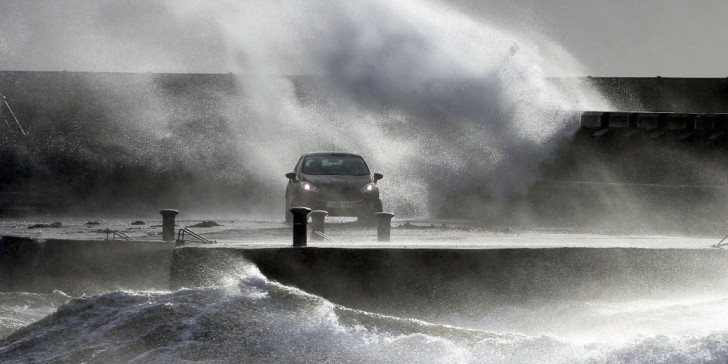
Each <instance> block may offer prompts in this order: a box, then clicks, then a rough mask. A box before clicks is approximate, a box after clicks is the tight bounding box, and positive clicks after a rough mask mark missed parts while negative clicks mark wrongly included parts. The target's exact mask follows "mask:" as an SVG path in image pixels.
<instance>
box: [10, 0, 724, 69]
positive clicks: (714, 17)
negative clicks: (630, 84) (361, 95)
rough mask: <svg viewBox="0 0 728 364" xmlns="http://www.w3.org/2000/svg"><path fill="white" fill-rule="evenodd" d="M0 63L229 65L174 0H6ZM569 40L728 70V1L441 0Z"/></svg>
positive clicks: (596, 56) (594, 50)
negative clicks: (173, 11)
mask: <svg viewBox="0 0 728 364" xmlns="http://www.w3.org/2000/svg"><path fill="white" fill-rule="evenodd" d="M250 1H251V2H254V1H256V0H250ZM0 2H2V3H3V6H2V7H0V69H6V70H7V69H12V70H63V69H65V70H69V71H77V70H82V71H133V72H147V71H148V72H165V71H168V72H228V71H231V70H230V69H228V66H227V64H226V61H225V60H224V59H221V58H222V57H219V55H224V54H225V52H226V50H225V49H224V47H225V46H224V44H222V42H219V41H218V39H217V37H216V34H215V33H216V27H218V26H219V24H216V21H215V19H208V18H204V17H201V18H200V19H197V20H196V21H194V22H190V21H189V19H186V20H184V21H182V20H180V18H179V17H178V16H175V15H171V14H169V10H168V9H169V7H172V6H176V4H177V3H176V2H162V1H150V0H143V1H135V2H127V1H108V0H107V1H97V2H88V1H81V0H78V1H73V0H63V1H50V0H49V1H26V0H0ZM439 2H441V3H444V4H449V5H450V6H453V7H455V8H458V9H459V10H460V11H462V12H463V13H465V14H468V15H469V16H471V17H473V18H476V19H479V20H480V21H482V22H484V23H490V24H495V25H496V26H498V27H499V28H502V29H507V30H508V31H509V32H514V33H518V34H519V35H520V36H523V37H529V38H531V39H539V38H540V37H549V38H551V39H553V40H555V41H556V42H557V43H559V44H561V45H562V46H563V48H565V49H566V50H567V51H569V52H570V53H571V54H572V55H574V57H575V58H576V59H577V60H579V61H580V62H581V63H582V64H583V65H584V71H583V72H584V73H585V74H589V75H594V76H657V75H662V76H673V77H727V76H728V69H727V68H728V21H727V20H726V19H728V1H726V0H704V1H700V0H697V1H677V0H654V1H647V0H645V1H638V0H633V1H628V0H584V1H575V0H574V1H568V0H513V1H503V0H440V1H439Z"/></svg>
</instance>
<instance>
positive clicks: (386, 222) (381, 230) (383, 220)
mask: <svg viewBox="0 0 728 364" xmlns="http://www.w3.org/2000/svg"><path fill="white" fill-rule="evenodd" d="M374 216H376V218H377V241H378V242H380V243H387V242H389V238H390V235H391V232H392V226H391V224H392V218H393V217H394V214H393V213H391V212H377V213H376V214H374Z"/></svg>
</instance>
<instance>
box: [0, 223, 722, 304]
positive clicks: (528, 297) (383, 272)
mask: <svg viewBox="0 0 728 364" xmlns="http://www.w3.org/2000/svg"><path fill="white" fill-rule="evenodd" d="M251 263H252V264H251ZM256 268H257V269H258V270H259V271H260V272H261V273H262V274H263V275H265V276H266V277H267V278H268V279H270V280H273V281H277V282H280V283H282V284H285V285H288V286H293V287H297V288H299V289H302V290H304V291H306V292H309V293H312V294H316V295H319V296H322V297H324V298H326V299H328V300H330V301H332V302H334V303H338V304H342V305H344V306H347V307H351V308H357V309H363V310H367V311H371V312H379V313H385V314H394V315H404V316H407V315H417V317H435V316H441V315H442V314H447V312H448V311H449V310H452V309H457V310H459V311H463V310H468V309H470V308H474V307H475V308H477V307H483V305H495V304H503V305H514V304H516V305H517V304H524V303H530V304H533V303H534V302H536V303H539V302H543V303H546V302H548V301H549V300H561V301H563V300H569V299H574V300H609V299H614V298H618V299H650V298H655V299H660V298H665V297H677V296H681V295H683V296H691V297H692V296H695V295H701V294H710V293H715V292H725V290H726V288H728V252H726V251H724V250H722V249H643V248H544V249H523V248H518V249H515V248H514V249H457V248H452V249H406V248H346V247H336V248H334V247H332V248H311V247H309V248H292V247H291V248H289V247H286V248H249V247H248V248H238V247H207V246H205V247H202V246H200V247H194V246H181V247H177V248H175V247H174V246H173V243H164V242H129V241H101V240H60V239H47V240H37V239H31V238H21V237H10V236H5V237H2V238H0V292H12V291H22V292H50V291H53V290H61V291H63V292H66V293H70V294H73V295H80V294H97V293H101V292H108V291H111V290H124V289H130V290H167V289H172V290H177V289H182V288H186V287H189V288H192V287H205V286H216V285H220V284H222V283H224V282H227V283H229V282H231V281H232V282H235V281H236V280H239V279H241V278H244V276H246V275H250V274H251V272H253V270H254V269H256ZM253 274H254V273H253Z"/></svg>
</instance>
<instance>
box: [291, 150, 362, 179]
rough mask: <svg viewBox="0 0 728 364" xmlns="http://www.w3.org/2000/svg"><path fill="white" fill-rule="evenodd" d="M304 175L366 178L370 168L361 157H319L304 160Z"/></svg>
mask: <svg viewBox="0 0 728 364" xmlns="http://www.w3.org/2000/svg"><path fill="white" fill-rule="evenodd" d="M302 172H303V173H304V174H319V175H347V176H366V175H368V174H369V168H367V164H366V163H364V160H363V159H362V158H361V157H357V156H349V155H317V156H310V157H306V159H304V160H303V169H302Z"/></svg>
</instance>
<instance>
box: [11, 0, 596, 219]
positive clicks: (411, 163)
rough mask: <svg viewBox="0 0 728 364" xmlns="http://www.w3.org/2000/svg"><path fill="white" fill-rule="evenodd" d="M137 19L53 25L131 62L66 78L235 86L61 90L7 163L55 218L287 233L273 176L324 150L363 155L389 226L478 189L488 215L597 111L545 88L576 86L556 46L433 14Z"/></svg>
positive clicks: (395, 4) (372, 4) (239, 7)
mask: <svg viewBox="0 0 728 364" xmlns="http://www.w3.org/2000/svg"><path fill="white" fill-rule="evenodd" d="M145 4H146V5H148V7H146V8H144V9H146V10H142V7H138V8H133V9H127V10H126V11H124V12H122V13H121V14H123V15H124V16H120V17H119V16H116V15H117V14H119V13H120V12H119V9H120V8H119V6H120V5H119V3H116V2H109V3H103V4H97V5H93V6H85V5H83V4H74V6H75V7H76V10H75V11H77V12H78V14H83V15H84V16H83V17H80V18H79V19H80V20H79V21H84V20H86V19H96V20H94V21H93V22H91V23H89V24H88V25H87V26H88V28H89V29H95V30H98V31H93V32H84V33H83V34H84V36H83V37H79V32H78V27H79V25H78V24H75V23H74V24H68V25H67V26H65V27H64V26H63V25H62V24H58V25H59V26H58V27H56V28H54V29H56V31H55V32H56V33H54V34H47V35H46V37H47V38H48V39H56V38H57V37H60V36H63V37H65V38H66V39H70V40H73V41H72V42H68V41H67V42H65V43H74V44H75V42H76V41H81V40H83V41H86V42H87V43H88V44H90V45H93V49H96V50H104V49H108V50H109V51H110V53H109V54H117V52H119V49H118V48H119V47H120V46H123V47H122V48H123V49H124V50H127V51H128V54H129V55H130V58H132V60H130V64H129V65H126V66H127V67H124V64H120V59H119V58H118V57H117V58H113V59H109V57H105V56H101V55H97V56H93V57H92V56H89V53H88V50H84V49H80V48H78V47H72V48H69V49H65V51H64V52H63V54H62V55H63V57H62V58H60V59H59V62H61V61H62V62H65V63H63V65H59V68H62V69H65V66H66V65H67V64H69V63H70V64H73V65H74V66H75V67H79V68H81V69H83V70H92V71H115V70H123V71H142V72H143V71H150V70H151V71H160V70H164V69H165V67H166V69H169V70H173V71H182V72H190V71H195V70H196V69H197V68H195V62H193V60H195V59H197V60H198V61H200V62H198V63H200V64H204V65H208V66H209V62H212V61H209V62H208V61H205V62H202V59H205V60H207V59H211V60H215V61H214V62H213V63H216V64H219V65H220V67H222V69H225V71H230V72H232V73H233V74H234V75H235V76H232V75H231V76H230V77H234V78H235V80H236V82H235V84H234V85H229V84H227V83H226V82H227V81H226V80H225V79H224V78H218V79H223V81H220V82H217V81H216V82H209V81H205V80H204V78H203V77H193V76H189V77H187V78H185V77H184V76H183V75H169V74H167V75H154V74H141V75H133V76H129V79H133V81H132V82H129V81H128V80H127V81H119V80H120V78H118V77H115V76H114V75H104V74H101V75H98V74H97V75H94V74H85V75H73V74H69V75H68V76H66V75H61V76H62V77H59V80H60V81H58V85H57V86H56V87H57V88H58V89H56V90H54V91H53V92H55V93H56V94H57V95H59V97H49V98H48V102H49V103H51V104H53V107H50V110H51V111H52V112H51V113H49V114H48V115H37V116H36V118H35V119H33V120H27V121H26V120H24V121H26V122H27V123H28V124H30V129H31V136H30V137H29V139H28V141H27V143H24V144H21V145H20V146H18V147H16V148H10V149H12V150H10V151H8V153H7V155H12V156H13V158H15V159H12V160H17V161H18V162H17V163H16V164H17V166H15V165H13V164H11V165H12V166H13V168H17V169H18V170H19V172H18V175H21V174H28V175H31V176H32V178H29V180H28V181H27V183H26V184H25V186H27V187H26V188H27V189H30V190H37V191H43V195H52V196H53V199H52V203H48V204H49V205H53V204H56V203H57V204H59V205H62V204H64V203H66V204H68V202H67V201H74V203H73V206H74V207H75V206H79V205H82V204H84V205H86V206H88V208H89V209H98V208H100V207H99V206H104V207H105V208H113V209H116V210H119V211H124V210H127V211H128V210H129V209H131V208H132V207H133V206H135V202H136V204H142V205H143V206H141V208H143V209H145V210H150V209H152V207H153V206H147V205H144V204H148V205H155V204H157V205H158V204H163V205H167V206H171V205H174V206H175V207H176V208H179V209H181V210H186V211H190V210H199V209H202V208H204V207H207V208H208V210H209V209H214V210H217V211H219V210H222V209H225V210H227V211H236V212H238V213H241V212H242V213H253V212H254V213H256V214H269V216H270V214H275V215H273V216H280V213H281V211H280V210H281V206H283V196H282V195H283V194H282V190H283V186H284V185H285V182H286V180H285V178H283V174H284V173H286V172H289V171H290V170H291V169H292V168H293V165H294V163H295V161H296V160H297V157H298V156H299V155H300V154H301V153H303V152H309V151H317V150H334V151H348V152H356V153H361V154H363V155H364V157H365V158H366V159H367V160H368V161H369V163H370V165H371V167H372V169H373V170H374V171H376V172H381V173H383V174H384V175H385V179H384V180H383V181H382V182H381V183H382V187H383V188H382V197H383V200H384V205H385V209H387V210H391V211H394V212H395V213H397V214H398V215H400V216H403V215H405V216H406V215H409V216H412V215H436V214H437V213H438V212H439V210H440V207H441V205H442V204H443V203H445V202H446V201H448V200H450V199H452V198H453V196H458V195H462V194H463V193H464V192H467V191H470V190H473V189H477V190H478V191H480V192H479V196H481V197H483V198H490V197H493V198H502V197H504V196H507V195H509V194H513V193H520V192H524V191H526V190H527V189H528V187H529V186H530V185H531V183H533V182H534V181H535V180H536V179H537V178H538V171H539V168H540V167H541V165H542V163H543V162H544V161H547V160H548V159H549V158H550V157H551V156H552V154H553V152H554V151H555V149H556V148H557V146H558V145H559V144H560V143H564V142H567V141H568V139H569V137H570V135H571V133H573V131H574V130H575V129H576V128H577V127H578V122H577V120H576V116H577V114H569V113H566V114H565V113H564V112H565V111H569V110H584V109H605V108H607V107H606V105H604V102H603V101H602V100H601V98H600V96H599V95H598V94H597V93H596V92H594V91H593V90H591V89H590V88H589V87H587V86H586V85H585V86H584V87H581V88H580V87H572V88H569V89H565V88H563V87H560V86H558V83H554V82H551V81H550V80H549V79H548V77H549V76H562V75H582V74H583V71H582V70H581V68H580V66H579V64H578V61H577V60H575V59H574V58H573V57H571V56H570V55H569V54H567V53H566V52H564V51H563V49H562V48H561V47H560V46H559V45H557V44H555V43H553V42H550V41H548V40H546V39H543V38H542V37H539V38H538V39H530V38H528V37H526V36H523V35H521V34H528V32H517V31H511V30H506V29H499V28H497V27H495V26H493V25H492V24H488V23H487V22H486V21H484V20H476V19H473V18H471V17H469V16H467V15H464V14H462V13H460V12H458V11H456V10H453V9H451V8H448V7H447V6H444V5H436V4H433V3H431V2H429V1H422V0H398V1H382V0H365V1H358V2H356V3H348V2H344V3H331V2H327V1H306V2H300V1H282V2H267V1H241V2H236V1H206V2H196V3H189V2H175V3H168V2H155V1H148V2H146V3H145ZM18 6H24V5H22V4H18ZM56 7H58V8H62V7H61V6H56ZM61 10H64V9H61ZM64 11H65V10H64ZM150 16H154V21H152V22H150V21H149V18H150ZM54 22H55V20H54ZM150 23H154V24H158V25H159V28H164V29H165V31H164V32H163V34H162V35H160V36H164V37H171V36H172V34H176V35H177V36H178V37H179V38H175V39H177V40H178V42H177V43H174V45H170V44H166V43H165V45H164V46H163V47H155V46H154V42H155V40H157V39H158V38H156V37H154V36H151V35H150V36H147V35H146V34H140V33H139V32H138V30H139V29H146V28H145V27H147V26H149V24H150ZM54 24H55V23H54ZM105 25H108V26H111V27H113V28H114V29H124V30H125V31H124V32H119V33H115V32H110V31H108V29H106V28H104V26H105ZM12 29H15V28H12ZM175 30H177V31H178V32H177V33H175V32H174V31H175ZM191 30H196V32H193V31H191ZM37 31H38V32H40V33H43V32H44V30H43V29H38V30H37ZM165 39H166V38H165ZM28 41H30V40H28ZM149 49H154V56H153V57H151V56H149V55H148V53H149ZM98 53H99V54H102V53H103V52H98ZM185 54H187V55H189V54H193V55H194V57H193V56H188V57H183V56H181V55H185ZM148 56H149V57H148ZM140 59H145V61H144V62H147V63H146V64H140V61H139V60H140ZM173 59H179V64H178V65H176V66H175V67H172V66H170V64H169V61H170V60H173ZM203 69H205V70H207V69H208V68H204V67H203ZM210 79H213V77H212V76H210ZM206 82H209V83H206ZM68 86H72V87H77V90H78V91H76V93H75V94H74V95H67V94H66V92H67V90H68ZM45 89H46V90H47V87H46V88H45ZM52 94H53V93H51V95H52ZM79 100H81V101H79ZM11 101H13V100H11ZM47 106H48V105H44V109H45V108H46V107H47ZM69 110H70V111H69ZM3 148H5V146H3ZM118 196H124V198H122V199H119V198H118ZM42 197H43V198H44V199H45V200H51V198H50V197H48V196H42ZM51 207H52V206H51ZM470 217H473V218H474V217H475V216H470Z"/></svg>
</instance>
